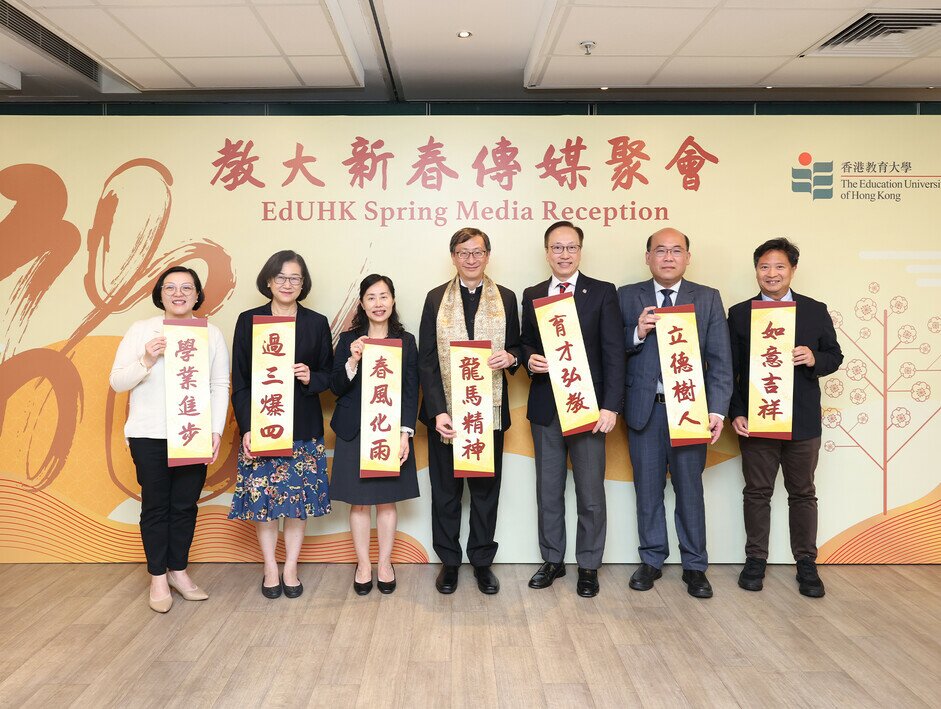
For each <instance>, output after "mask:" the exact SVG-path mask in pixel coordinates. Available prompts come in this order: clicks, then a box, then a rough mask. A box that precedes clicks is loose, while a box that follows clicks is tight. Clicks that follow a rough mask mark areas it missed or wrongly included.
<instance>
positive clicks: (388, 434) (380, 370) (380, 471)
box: [359, 339, 402, 478]
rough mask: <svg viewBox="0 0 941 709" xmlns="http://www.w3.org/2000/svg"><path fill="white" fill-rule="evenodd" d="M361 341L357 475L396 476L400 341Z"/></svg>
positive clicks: (400, 412)
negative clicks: (360, 394)
mask: <svg viewBox="0 0 941 709" xmlns="http://www.w3.org/2000/svg"><path fill="white" fill-rule="evenodd" d="M363 342H364V344H365V347H363V358H362V360H361V361H360V364H359V366H360V371H361V372H362V377H363V380H362V381H363V387H362V389H363V391H362V406H361V408H360V412H361V413H360V425H359V432H360V435H359V476H360V477H361V478H389V477H396V476H397V475H398V474H399V453H400V451H401V445H402V437H401V434H402V430H401V427H402V340H376V339H366V340H364V341H363Z"/></svg>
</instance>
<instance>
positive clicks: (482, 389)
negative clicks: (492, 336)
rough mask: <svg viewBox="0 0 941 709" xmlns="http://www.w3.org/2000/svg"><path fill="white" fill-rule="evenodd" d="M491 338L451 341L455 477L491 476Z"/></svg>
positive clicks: (492, 472) (492, 462)
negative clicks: (489, 364) (489, 362)
mask: <svg viewBox="0 0 941 709" xmlns="http://www.w3.org/2000/svg"><path fill="white" fill-rule="evenodd" d="M490 348H491V343H490V340H464V341H454V342H451V353H450V354H451V382H450V386H451V423H452V425H453V427H454V432H455V434H456V435H455V436H454V440H453V441H452V444H453V447H454V477H456V478H485V477H490V478H492V477H493V476H494V475H495V469H494V457H493V372H492V370H491V369H490V367H489V366H488V365H487V360H488V359H489V358H490V355H491V351H490Z"/></svg>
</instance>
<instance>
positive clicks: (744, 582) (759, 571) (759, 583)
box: [738, 556, 768, 591]
mask: <svg viewBox="0 0 941 709" xmlns="http://www.w3.org/2000/svg"><path fill="white" fill-rule="evenodd" d="M767 563H768V562H767V561H766V560H765V559H759V558H758V557H756V556H749V557H747V558H746V559H745V567H744V568H743V569H742V573H740V574H739V575H738V585H739V588H744V589H745V590H746V591H760V590H761V589H762V588H764V579H765V566H766V565H767Z"/></svg>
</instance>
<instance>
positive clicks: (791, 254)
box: [754, 236, 801, 268]
mask: <svg viewBox="0 0 941 709" xmlns="http://www.w3.org/2000/svg"><path fill="white" fill-rule="evenodd" d="M769 251H783V252H784V253H785V254H786V255H787V260H788V261H789V262H790V264H791V265H792V266H796V265H797V260H798V259H799V258H800V257H801V251H800V249H799V248H797V244H793V243H791V242H790V241H788V240H787V239H786V238H785V237H783V236H780V237H778V238H777V239H768V240H767V241H766V242H765V243H763V244H762V245H761V246H759V247H758V248H757V249H755V253H754V261H755V268H758V259H760V258H761V257H762V256H764V255H765V254H766V253H768V252H769Z"/></svg>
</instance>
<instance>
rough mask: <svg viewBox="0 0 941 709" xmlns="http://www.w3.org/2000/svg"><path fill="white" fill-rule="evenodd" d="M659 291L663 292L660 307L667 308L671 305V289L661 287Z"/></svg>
mask: <svg viewBox="0 0 941 709" xmlns="http://www.w3.org/2000/svg"><path fill="white" fill-rule="evenodd" d="M660 292H661V293H662V294H663V305H661V306H660V307H661V308H669V307H672V305H673V298H672V295H673V290H672V289H671V288H662V289H661V290H660Z"/></svg>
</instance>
